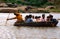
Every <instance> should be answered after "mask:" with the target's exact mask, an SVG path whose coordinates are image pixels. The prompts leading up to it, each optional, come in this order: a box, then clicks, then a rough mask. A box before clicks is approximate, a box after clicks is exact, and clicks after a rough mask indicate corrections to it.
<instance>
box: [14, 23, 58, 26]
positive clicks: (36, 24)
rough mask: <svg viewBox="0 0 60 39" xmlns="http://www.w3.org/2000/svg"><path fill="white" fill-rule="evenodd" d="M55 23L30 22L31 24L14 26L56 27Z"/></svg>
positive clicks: (16, 24)
mask: <svg viewBox="0 0 60 39" xmlns="http://www.w3.org/2000/svg"><path fill="white" fill-rule="evenodd" d="M56 25H57V23H56V24H55V23H52V22H31V23H25V22H24V23H23V22H22V23H15V24H14V26H30V27H56Z"/></svg>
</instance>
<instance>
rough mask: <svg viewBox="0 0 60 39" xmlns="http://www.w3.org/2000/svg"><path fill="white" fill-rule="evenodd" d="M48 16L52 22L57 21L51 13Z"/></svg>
mask: <svg viewBox="0 0 60 39" xmlns="http://www.w3.org/2000/svg"><path fill="white" fill-rule="evenodd" d="M49 16H50V21H52V22H53V23H54V24H57V23H58V21H57V20H56V19H54V18H53V15H49Z"/></svg>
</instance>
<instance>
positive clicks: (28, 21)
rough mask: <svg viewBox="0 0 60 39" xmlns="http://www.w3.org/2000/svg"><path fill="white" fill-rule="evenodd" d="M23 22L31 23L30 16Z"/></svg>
mask: <svg viewBox="0 0 60 39" xmlns="http://www.w3.org/2000/svg"><path fill="white" fill-rule="evenodd" d="M25 22H26V23H30V22H33V20H32V15H29V16H28V19H27V20H26V21H25Z"/></svg>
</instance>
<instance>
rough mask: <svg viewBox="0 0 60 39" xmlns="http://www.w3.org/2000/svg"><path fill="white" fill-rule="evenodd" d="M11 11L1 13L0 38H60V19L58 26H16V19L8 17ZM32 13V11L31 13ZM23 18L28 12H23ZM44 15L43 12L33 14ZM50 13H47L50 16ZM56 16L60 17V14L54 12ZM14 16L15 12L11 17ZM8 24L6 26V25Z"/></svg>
mask: <svg viewBox="0 0 60 39" xmlns="http://www.w3.org/2000/svg"><path fill="white" fill-rule="evenodd" d="M8 14H9V13H0V39H60V26H59V25H60V21H59V23H58V25H57V26H58V27H16V26H13V24H14V22H15V21H16V20H9V21H7V23H6V19H7V17H8ZM31 14H32V13H31ZM22 15H23V18H24V17H25V16H26V15H27V13H25V14H22ZM33 15H34V16H36V15H40V16H41V15H42V14H35V13H34V14H33ZM48 15H49V14H46V16H48ZM52 15H53V16H54V18H56V19H58V18H60V14H52ZM11 17H14V15H13V13H11V14H10V15H9V18H11ZM5 25H6V26H5Z"/></svg>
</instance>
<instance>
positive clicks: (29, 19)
mask: <svg viewBox="0 0 60 39" xmlns="http://www.w3.org/2000/svg"><path fill="white" fill-rule="evenodd" d="M14 15H15V16H16V17H14V18H10V19H7V20H12V19H17V21H16V22H15V23H14V26H36V27H40V26H41V27H43V26H47V27H50V26H51V27H55V26H56V25H57V23H58V20H56V19H54V18H53V15H51V14H49V16H47V18H45V14H42V16H33V15H31V14H30V15H26V17H25V20H23V18H22V15H21V14H20V13H19V12H16V13H14Z"/></svg>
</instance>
